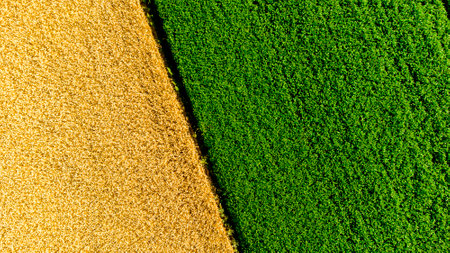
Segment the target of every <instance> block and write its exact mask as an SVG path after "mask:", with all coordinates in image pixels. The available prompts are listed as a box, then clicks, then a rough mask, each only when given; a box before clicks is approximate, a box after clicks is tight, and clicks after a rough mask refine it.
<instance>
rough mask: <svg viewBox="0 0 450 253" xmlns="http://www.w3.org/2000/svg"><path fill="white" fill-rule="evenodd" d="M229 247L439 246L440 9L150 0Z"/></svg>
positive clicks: (290, 0) (443, 215)
mask: <svg viewBox="0 0 450 253" xmlns="http://www.w3.org/2000/svg"><path fill="white" fill-rule="evenodd" d="M152 3H153V6H157V12H158V13H159V15H160V17H161V19H162V21H163V27H164V30H165V32H166V33H167V39H168V44H170V50H171V52H172V53H173V56H174V59H175V62H176V64H177V68H178V71H179V74H180V76H181V80H182V84H180V85H183V86H184V87H185V89H186V94H187V95H188V97H189V99H190V102H191V103H192V109H193V112H194V115H195V118H196V120H197V121H198V127H199V128H200V130H201V132H202V134H203V138H204V144H205V146H206V148H207V150H208V155H209V166H210V169H211V172H212V173H213V174H214V177H215V178H216V181H217V182H216V183H217V185H218V187H219V190H220V192H219V193H220V197H221V198H222V201H223V203H224V208H225V209H226V211H227V212H228V214H229V216H230V217H229V218H230V221H231V224H232V225H233V229H234V230H235V236H236V239H237V241H238V243H239V244H240V246H239V249H240V250H241V251H242V252H421V251H422V252H448V251H449V250H450V222H449V203H450V189H449V186H450V179H449V173H450V167H449V146H450V142H449V139H448V138H449V131H450V125H449V121H450V119H449V117H450V113H449V97H450V92H449V90H450V75H449V67H450V64H449V62H450V57H449V56H450V50H449V45H450V35H449V34H450V22H449V20H448V18H447V13H446V11H445V8H444V4H443V2H442V1H441V0H327V1H325V0H323V1H319V0H302V1H300V0H284V1H275V0H154V1H152Z"/></svg>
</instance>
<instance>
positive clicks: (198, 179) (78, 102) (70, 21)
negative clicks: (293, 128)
mask: <svg viewBox="0 0 450 253" xmlns="http://www.w3.org/2000/svg"><path fill="white" fill-rule="evenodd" d="M204 169H205V168H204V166H203V165H202V164H201V160H200V155H199V153H198V147H197V146H196V143H195V142H194V139H193V137H192V135H191V134H190V129H189V124H188V122H187V121H186V118H185V117H184V115H183V111H182V106H181V103H180V102H179V100H178V99H177V95H176V92H175V90H174V87H173V86H172V84H171V82H170V80H169V78H168V74H167V71H166V68H165V65H164V62H163V60H162V58H161V55H160V54H159V48H158V45H157V43H156V40H155V38H154V37H153V33H152V31H151V29H150V27H149V25H148V23H147V20H146V18H145V15H144V12H143V10H142V8H141V6H140V2H139V0H108V1H103V0H64V1H63V0H59V1H55V0H41V1H31V2H30V1H16V0H2V1H0V252H232V251H233V249H232V247H231V243H230V241H229V239H228V236H227V234H226V231H225V228H224V226H223V223H222V220H221V218H220V213H219V209H218V206H217V203H216V201H215V199H214V195H213V192H212V189H211V185H210V182H209V179H208V178H207V176H206V174H205V170H204Z"/></svg>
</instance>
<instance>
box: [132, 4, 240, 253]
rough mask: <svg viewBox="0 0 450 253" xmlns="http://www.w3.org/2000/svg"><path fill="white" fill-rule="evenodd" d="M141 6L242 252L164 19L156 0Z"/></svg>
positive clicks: (231, 233)
mask: <svg viewBox="0 0 450 253" xmlns="http://www.w3.org/2000/svg"><path fill="white" fill-rule="evenodd" d="M141 6H142V7H143V9H144V12H145V15H146V17H147V19H148V22H149V25H150V27H151V28H152V31H153V33H154V36H155V38H156V40H157V42H158V44H159V45H160V53H161V55H162V58H163V60H164V62H165V64H166V67H167V70H168V74H169V78H170V79H171V80H172V81H173V85H174V88H175V90H176V92H177V93H178V98H179V99H180V101H181V103H182V106H183V107H184V108H183V109H184V113H185V116H186V118H187V120H188V123H189V125H190V131H191V134H192V136H193V137H194V138H195V139H196V142H197V144H198V147H199V149H200V150H199V153H200V156H201V158H202V162H203V163H204V166H205V169H206V174H207V177H208V178H209V179H210V182H211V183H212V187H213V189H212V190H213V194H214V197H215V200H216V203H217V204H218V205H219V211H220V217H221V218H222V222H223V223H224V226H225V230H226V232H227V235H228V238H229V239H230V241H231V245H232V247H233V249H234V251H235V252H242V250H241V249H240V247H239V244H238V242H237V240H236V237H235V234H234V230H233V228H234V227H235V222H233V220H232V219H230V214H229V212H228V211H227V208H226V205H225V203H224V201H223V200H222V199H221V198H220V195H221V193H222V190H221V189H220V188H219V185H218V184H217V177H216V176H215V175H214V174H213V173H211V171H212V168H211V163H210V159H209V156H208V149H207V148H206V145H205V142H204V138H203V133H202V132H201V130H200V128H199V124H198V121H197V118H196V117H195V116H194V111H193V107H192V102H191V100H190V98H189V96H188V93H187V90H186V87H185V85H184V82H183V80H182V77H181V74H180V71H179V70H178V67H177V64H176V61H175V58H174V55H173V53H172V49H171V46H170V44H169V42H168V40H167V33H166V31H165V30H164V27H163V19H162V18H161V16H160V15H159V12H158V7H157V5H156V4H155V2H154V0H141Z"/></svg>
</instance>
